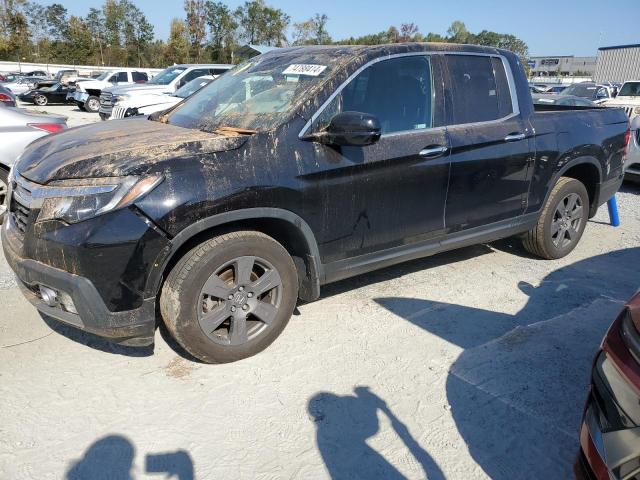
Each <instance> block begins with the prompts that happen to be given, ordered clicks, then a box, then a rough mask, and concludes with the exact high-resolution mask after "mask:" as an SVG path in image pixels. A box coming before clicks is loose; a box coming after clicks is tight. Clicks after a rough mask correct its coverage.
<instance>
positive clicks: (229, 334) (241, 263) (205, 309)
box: [198, 256, 283, 346]
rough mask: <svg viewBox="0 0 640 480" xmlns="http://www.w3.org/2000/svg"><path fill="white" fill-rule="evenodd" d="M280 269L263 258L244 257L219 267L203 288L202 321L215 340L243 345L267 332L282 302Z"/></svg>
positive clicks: (208, 334)
mask: <svg viewBox="0 0 640 480" xmlns="http://www.w3.org/2000/svg"><path fill="white" fill-rule="evenodd" d="M282 289H283V287H282V280H281V278H280V274H279V273H278V271H277V270H276V269H275V268H274V267H273V265H271V264H270V263H269V262H267V261H266V260H264V259H262V258H260V257H252V256H244V257H238V258H236V259H234V260H231V261H230V262H227V263H226V264H224V265H223V266H222V267H220V268H218V269H217V270H216V271H215V272H214V273H213V274H212V275H211V276H210V277H209V278H208V279H207V281H206V282H205V284H204V286H203V287H202V290H201V291H200V296H199V299H200V302H199V305H198V322H199V324H200V328H202V331H203V332H204V333H205V334H206V335H207V337H209V339H211V340H212V341H213V342H215V343H218V344H221V345H233V346H237V345H242V344H244V343H247V342H248V341H250V340H254V339H255V338H257V337H258V336H260V335H261V334H263V333H264V332H265V331H266V330H267V329H268V328H269V326H270V325H271V324H272V322H273V321H274V320H275V318H276V316H277V314H278V309H279V308H280V304H281V301H282Z"/></svg>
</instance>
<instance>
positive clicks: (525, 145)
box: [2, 44, 640, 480]
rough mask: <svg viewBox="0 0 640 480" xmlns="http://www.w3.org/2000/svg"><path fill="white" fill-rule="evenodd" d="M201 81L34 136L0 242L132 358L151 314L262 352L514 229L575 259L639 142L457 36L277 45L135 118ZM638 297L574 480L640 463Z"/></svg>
mask: <svg viewBox="0 0 640 480" xmlns="http://www.w3.org/2000/svg"><path fill="white" fill-rule="evenodd" d="M207 68H214V67H207ZM193 70H194V67H193V66H186V65H177V66H174V67H170V68H168V69H166V70H165V71H163V72H161V73H160V74H158V75H157V76H156V77H154V79H153V80H151V81H150V82H147V83H145V84H139V85H133V84H131V85H124V86H117V87H110V88H108V89H107V88H105V89H103V90H101V94H100V97H99V98H100V108H99V112H100V113H103V115H104V117H105V118H106V117H107V116H108V117H111V116H113V114H114V113H116V109H118V108H119V110H117V112H118V113H117V116H122V117H126V116H129V117H132V118H129V119H127V120H123V121H110V122H100V123H97V124H92V125H88V126H85V127H81V128H77V129H73V130H69V131H64V132H61V133H58V134H57V135H53V136H51V137H49V138H47V139H40V140H38V141H36V142H34V143H33V144H31V145H30V146H29V147H28V148H27V149H26V150H25V151H24V153H23V154H22V156H21V158H20V160H19V161H18V162H17V164H16V165H15V166H14V168H13V169H12V171H11V177H10V178H9V182H8V185H9V190H8V196H7V201H6V205H8V207H9V211H8V216H7V219H6V221H5V225H4V226H3V228H2V246H3V250H4V253H5V257H6V258H7V261H8V263H9V265H10V267H11V268H12V269H13V270H14V271H15V273H16V275H17V277H18V279H19V283H20V285H21V287H22V288H23V291H24V293H25V296H26V297H27V299H28V300H29V301H30V302H32V303H33V305H34V306H35V307H36V308H37V309H38V310H40V311H41V312H42V313H44V314H46V315H48V316H49V317H52V318H55V319H57V320H59V321H61V322H63V323H66V324H69V325H72V326H74V327H76V328H79V329H83V330H86V331H89V332H92V333H94V334H97V335H101V336H103V337H106V338H109V339H111V340H112V341H114V342H118V343H121V344H124V345H132V346H141V345H149V344H152V343H153V341H154V335H155V329H156V326H157V325H156V319H157V318H158V317H161V318H162V321H164V323H165V324H166V326H167V328H168V330H169V332H170V333H171V334H172V335H173V337H174V338H175V339H176V341H177V342H178V343H179V344H180V345H182V347H184V348H185V349H186V350H187V351H188V352H189V353H191V354H192V355H193V356H195V357H197V358H198V359H200V360H201V361H203V362H211V363H215V362H230V361H236V360H240V359H243V358H246V357H249V356H252V355H255V354H257V353H258V352H260V351H262V350H264V349H265V348H267V347H268V346H269V345H270V344H271V343H272V342H273V341H274V340H275V339H276V338H277V337H278V336H279V335H280V333H281V332H282V331H283V329H284V328H285V326H286V325H287V323H288V321H289V319H290V317H291V315H292V313H293V311H294V309H295V306H296V304H297V302H298V301H299V300H302V301H313V300H316V299H318V298H319V296H320V290H321V287H322V286H323V285H326V284H329V283H332V282H336V281H339V280H342V279H345V278H348V277H351V276H355V275H360V274H364V273H367V272H371V271H373V270H376V269H379V268H384V267H387V266H390V265H393V264H396V263H400V262H404V261H407V260H412V259H415V258H419V257H424V256H428V255H433V254H435V253H439V252H443V251H446V250H451V249H455V248H459V247H463V246H468V245H472V244H474V243H484V242H489V241H493V240H496V239H499V238H504V237H508V236H517V237H520V238H521V239H522V241H523V244H524V246H525V248H526V249H527V250H528V251H529V252H531V253H532V254H534V255H536V256H538V257H541V258H545V259H558V258H562V257H564V256H566V255H568V254H569V253H570V252H571V251H572V250H573V249H574V248H575V247H576V245H577V244H578V242H579V241H580V238H581V236H582V234H583V232H584V230H585V228H586V226H587V223H588V219H589V218H591V217H593V216H594V215H595V213H596V211H597V209H598V208H599V206H601V205H602V204H604V203H605V202H606V201H607V200H608V199H609V198H611V196H612V195H613V194H614V193H615V192H616V191H617V190H618V188H619V187H620V185H621V183H622V179H623V172H624V171H623V167H624V163H625V156H626V155H628V149H629V145H630V141H631V131H630V128H629V116H628V115H627V113H626V111H625V110H622V109H605V108H600V107H598V106H572V105H568V106H567V105H554V104H544V103H542V104H541V103H537V104H534V102H533V101H532V98H531V95H530V93H529V89H528V85H527V80H526V78H525V75H524V71H523V70H522V68H521V66H520V63H519V60H518V57H517V56H516V55H514V54H512V53H510V52H507V51H504V50H499V49H494V48H489V47H479V46H457V45H450V44H424V45H422V44H394V45H386V46H372V47H362V46H349V47H344V46H340V47H304V48H300V47H298V48H290V49H279V50H274V51H272V52H269V53H266V54H263V55H260V56H258V57H256V58H254V59H252V60H249V61H247V62H246V63H244V64H242V65H240V66H238V67H237V68H236V69H234V70H233V71H231V72H229V73H228V74H226V75H224V76H222V77H221V78H220V79H219V80H217V81H215V82H212V83H210V84H209V85H208V86H206V87H204V88H202V89H200V90H197V91H196V92H195V93H194V94H193V95H191V96H189V98H187V99H186V100H184V101H178V103H177V104H176V105H175V106H172V107H170V108H169V109H166V108H162V109H161V110H162V111H163V112H164V113H163V114H162V115H158V114H151V115H136V114H135V113H136V110H137V113H141V107H142V108H144V104H137V103H135V102H142V100H141V99H143V98H146V97H148V96H149V95H156V94H161V95H166V94H172V93H177V92H178V91H179V90H180V87H182V88H185V87H186V86H187V85H188V84H189V83H188V82H189V80H191V81H193V80H194V79H195V80H197V79H200V78H202V75H201V74H202V73H206V74H207V75H208V76H212V77H213V76H214V74H215V73H216V72H215V71H211V70H208V71H206V72H193ZM190 72H193V73H192V74H193V75H194V77H193V79H189V78H186V77H187V75H188V73H190ZM434 79H438V81H434ZM100 81H103V80H100ZM198 81H202V80H198ZM181 82H183V83H182V85H181ZM83 90H86V89H85V88H84V87H83ZM80 92H82V90H80ZM85 93H87V95H88V96H87V97H86V98H85V97H82V96H80V97H79V98H80V99H82V98H84V101H85V102H86V101H88V99H89V92H85ZM91 96H94V97H95V95H91ZM74 100H75V99H74ZM78 101H81V100H78ZM121 102H122V103H121ZM125 107H126V108H125ZM129 109H136V110H132V111H131V112H130V111H129ZM127 112H129V115H127ZM636 305H637V300H636V301H634V302H632V303H631V304H630V305H629V307H628V308H627V309H626V310H625V312H626V313H628V318H629V320H626V317H624V318H625V320H624V322H623V321H622V320H620V321H619V322H618V323H617V324H616V325H618V326H619V327H620V328H624V329H626V330H619V329H618V327H615V329H612V331H611V332H613V333H611V332H610V333H611V335H613V336H611V337H609V338H611V339H613V340H612V341H616V342H617V343H616V345H615V346H614V347H612V348H609V349H607V348H608V347H607V346H606V345H607V344H606V343H605V354H604V357H599V358H605V359H607V358H608V359H609V360H610V361H611V362H614V363H615V365H616V368H617V370H615V371H614V370H611V369H610V368H609V369H608V370H607V368H608V367H606V366H604V367H603V369H604V370H605V373H604V374H603V375H600V374H598V375H599V376H598V377H597V381H600V379H602V378H604V379H605V380H604V381H603V382H604V383H603V385H604V387H603V388H601V387H598V395H600V397H598V399H597V402H598V403H597V405H596V404H594V403H593V401H590V404H589V405H590V406H589V409H588V410H587V414H586V416H585V427H583V428H584V430H583V431H584V432H586V433H584V434H583V436H584V441H583V442H582V453H581V456H580V461H579V463H578V467H577V472H583V471H584V472H588V473H585V475H590V476H588V477H587V478H598V479H603V480H604V479H605V478H609V474H610V473H611V472H614V471H617V470H615V469H620V468H624V472H627V473H628V472H631V473H632V474H634V472H636V473H637V472H638V470H640V463H638V459H639V458H640V452H637V451H635V453H634V452H633V451H630V449H628V448H627V449H626V450H625V448H624V445H625V444H624V441H625V439H627V441H628V439H631V440H632V441H634V442H635V443H634V444H633V445H638V443H640V441H639V439H640V433H638V428H639V427H640V419H638V418H637V412H635V411H632V412H631V413H630V412H629V410H630V409H632V408H637V406H638V404H639V402H640V392H639V391H638V390H637V386H638V383H637V381H636V380H637V379H638V378H640V375H639V374H638V370H639V369H640V367H639V366H638V359H639V358H640V353H638V352H640V348H639V345H640V333H639V331H640V323H639V321H638V319H637V313H634V312H636V307H635V306H636ZM626 313H625V315H626ZM327 334H330V333H327ZM614 336H615V338H614ZM621 336H622V337H623V338H622V340H620V341H618V338H619V337H621ZM621 342H622V343H621ZM636 354H637V355H636ZM615 355H618V357H620V355H622V356H623V357H624V358H623V360H622V363H621V362H620V361H619V358H618V357H615ZM634 362H635V363H634ZM605 363H606V362H605V360H603V361H602V365H605ZM598 365H600V364H598ZM611 372H613V373H611ZM620 372H622V373H620ZM616 375H617V376H616ZM595 381H596V376H595V374H594V382H595ZM634 382H635V383H634ZM634 385H635V386H634ZM602 398H604V399H605V400H602ZM594 405H595V406H594ZM596 407H597V409H596ZM589 412H595V413H593V414H592V413H589ZM611 432H617V433H615V434H613V435H610V433H611ZM634 455H635V456H634ZM598 458H600V460H598ZM609 459H616V462H617V463H615V464H612V465H608V464H605V462H607V461H609ZM634 462H635V463H634ZM603 465H604V466H603ZM625 475H626V473H625ZM615 478H622V477H621V476H620V475H618V477H615ZM624 478H629V477H628V475H627V476H625V477H624Z"/></svg>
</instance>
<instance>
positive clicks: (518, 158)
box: [444, 54, 531, 233]
mask: <svg viewBox="0 0 640 480" xmlns="http://www.w3.org/2000/svg"><path fill="white" fill-rule="evenodd" d="M444 63H445V73H444V75H445V81H444V89H445V105H446V107H445V108H446V123H447V135H448V137H449V142H450V144H451V156H450V160H451V175H450V181H449V192H448V196H447V205H446V214H445V223H446V228H447V231H448V232H449V233H451V232H456V231H461V230H466V229H469V228H473V227H479V226H483V225H488V224H491V223H494V222H498V221H501V220H505V219H509V218H513V217H516V216H518V215H520V214H522V213H523V211H524V207H525V203H524V202H525V199H526V195H527V193H528V189H529V181H528V179H527V168H528V164H529V161H530V159H531V156H530V146H529V137H531V132H530V129H528V128H527V124H526V123H525V121H524V120H523V118H522V116H521V115H520V114H519V108H518V102H517V96H516V93H515V88H514V87H512V85H513V78H512V77H511V75H510V70H509V64H508V62H507V61H506V59H505V60H503V57H500V56H489V55H467V54H462V55H457V54H450V55H444Z"/></svg>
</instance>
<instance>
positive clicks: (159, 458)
mask: <svg viewBox="0 0 640 480" xmlns="http://www.w3.org/2000/svg"><path fill="white" fill-rule="evenodd" d="M135 455H136V450H135V447H134V446H133V444H132V443H131V441H130V440H129V439H127V438H126V437H124V436H122V435H108V436H106V437H103V438H101V439H99V440H97V441H95V442H94V443H93V444H91V446H90V447H89V448H88V449H87V451H86V452H85V453H84V455H83V456H82V458H81V459H80V460H78V461H76V462H74V463H73V464H72V465H71V466H70V467H69V469H68V470H67V473H66V476H65V479H66V480H133V479H134V477H133V475H132V473H131V470H132V469H133V462H134V459H135ZM145 470H146V472H147V473H151V474H156V473H164V474H166V478H176V479H177V480H193V479H194V467H193V461H192V460H191V456H190V455H189V453H188V452H186V451H184V450H177V451H175V452H166V453H159V454H147V455H146V457H145Z"/></svg>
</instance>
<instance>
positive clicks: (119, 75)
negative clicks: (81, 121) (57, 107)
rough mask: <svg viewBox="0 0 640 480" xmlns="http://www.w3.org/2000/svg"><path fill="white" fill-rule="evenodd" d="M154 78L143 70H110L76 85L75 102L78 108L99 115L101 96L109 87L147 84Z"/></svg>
mask: <svg viewBox="0 0 640 480" xmlns="http://www.w3.org/2000/svg"><path fill="white" fill-rule="evenodd" d="M151 77H152V74H151V72H149V71H148V70H143V69H118V70H109V71H107V72H104V73H103V74H101V75H100V76H99V77H98V78H96V79H94V80H86V81H83V82H78V83H77V84H76V90H75V92H73V100H74V101H75V102H76V104H77V105H78V108H81V109H84V110H86V111H87V112H91V113H97V112H98V110H99V109H100V94H101V93H102V90H104V89H105V88H108V87H113V86H121V85H134V84H138V83H146V82H147V81H149V80H150V79H151Z"/></svg>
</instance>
